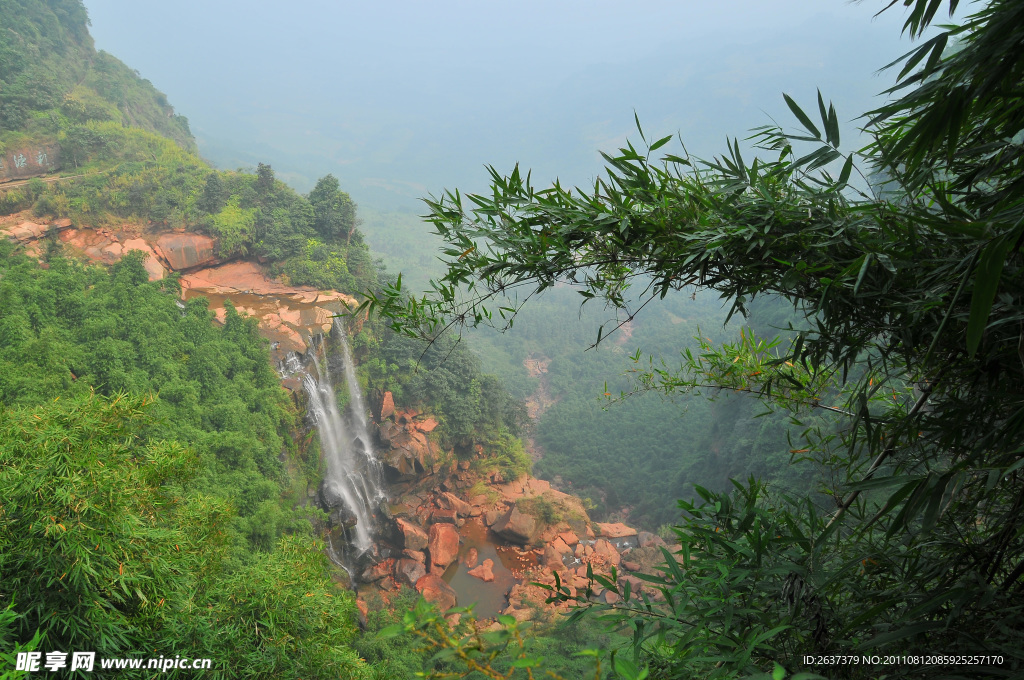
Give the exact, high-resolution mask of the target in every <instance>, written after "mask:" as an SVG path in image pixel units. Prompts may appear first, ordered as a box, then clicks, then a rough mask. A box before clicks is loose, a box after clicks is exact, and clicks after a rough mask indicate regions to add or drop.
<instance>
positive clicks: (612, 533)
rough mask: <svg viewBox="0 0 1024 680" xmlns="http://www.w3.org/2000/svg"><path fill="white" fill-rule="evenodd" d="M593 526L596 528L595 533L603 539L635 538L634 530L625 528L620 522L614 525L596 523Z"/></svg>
mask: <svg viewBox="0 0 1024 680" xmlns="http://www.w3.org/2000/svg"><path fill="white" fill-rule="evenodd" d="M594 526H596V527H597V533H598V534H599V535H601V536H604V537H605V538H625V537H626V536H636V529H634V528H632V527H627V526H626V525H625V524H623V523H622V522H615V523H614V524H604V523H601V522H597V523H596V524H595V525H594Z"/></svg>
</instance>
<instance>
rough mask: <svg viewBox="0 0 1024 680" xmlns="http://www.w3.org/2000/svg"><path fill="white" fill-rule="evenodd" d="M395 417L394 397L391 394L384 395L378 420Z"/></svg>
mask: <svg viewBox="0 0 1024 680" xmlns="http://www.w3.org/2000/svg"><path fill="white" fill-rule="evenodd" d="M393 415H395V397H394V395H393V394H391V392H385V393H384V401H383V402H381V405H380V418H379V419H380V420H384V419H385V418H388V417H390V416H393Z"/></svg>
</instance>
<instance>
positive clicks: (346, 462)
mask: <svg viewBox="0 0 1024 680" xmlns="http://www.w3.org/2000/svg"><path fill="white" fill-rule="evenodd" d="M332 331H333V332H332V333H331V334H330V335H329V336H328V335H324V336H323V340H322V342H320V343H319V345H318V346H317V347H314V348H312V351H311V352H310V354H311V358H312V361H313V364H314V368H315V376H314V372H312V371H307V372H306V373H305V375H304V376H303V378H302V384H303V387H304V388H305V390H306V394H307V395H308V396H309V414H310V415H311V417H312V418H313V420H314V422H315V424H316V429H317V433H318V434H319V435H320V450H321V453H322V455H323V458H324V461H325V463H326V468H327V471H326V475H325V477H324V484H323V497H324V501H325V502H326V503H327V504H328V505H329V506H330V507H338V506H343V507H344V509H345V510H346V511H348V512H350V513H351V514H352V515H353V516H354V517H355V520H356V524H355V527H354V530H353V531H352V532H351V533H350V534H349V536H350V537H351V543H352V547H353V548H355V550H356V552H357V553H358V554H362V553H364V552H366V551H367V550H369V549H370V548H372V547H373V526H374V518H375V513H376V510H377V508H378V507H379V506H380V503H381V501H382V500H383V499H384V498H385V494H384V491H383V489H382V474H381V465H380V463H379V462H378V461H377V459H376V456H375V455H374V451H373V440H372V439H371V438H370V434H369V428H368V426H367V418H366V408H365V406H364V401H363V395H362V391H361V390H360V389H359V382H358V381H357V380H356V375H355V365H354V364H353V362H352V353H351V351H350V350H349V347H348V339H347V337H346V335H345V329H344V328H343V327H342V326H341V325H340V324H339V323H337V321H335V324H334V326H333V328H332ZM335 343H336V344H339V345H340V347H339V348H338V349H339V351H340V354H341V356H342V361H343V372H344V374H345V382H346V386H347V388H348V394H349V407H348V409H346V410H347V412H348V418H347V419H346V418H345V417H343V416H342V413H341V411H340V409H339V408H338V399H337V395H336V394H335V391H334V384H333V381H332V377H331V371H330V356H329V353H328V345H329V344H335ZM321 353H322V356H321Z"/></svg>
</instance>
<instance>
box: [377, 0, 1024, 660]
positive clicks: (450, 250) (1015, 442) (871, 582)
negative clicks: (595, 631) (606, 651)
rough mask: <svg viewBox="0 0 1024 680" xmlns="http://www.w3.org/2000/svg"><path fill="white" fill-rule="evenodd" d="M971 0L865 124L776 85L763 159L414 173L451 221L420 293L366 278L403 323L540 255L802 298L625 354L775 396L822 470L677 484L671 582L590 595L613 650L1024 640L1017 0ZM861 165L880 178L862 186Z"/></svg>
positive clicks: (773, 650)
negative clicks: (602, 171) (780, 108)
mask: <svg viewBox="0 0 1024 680" xmlns="http://www.w3.org/2000/svg"><path fill="white" fill-rule="evenodd" d="M907 4H908V6H909V7H910V13H909V18H908V19H907V22H906V26H905V30H906V31H908V32H909V33H911V34H912V35H915V36H920V35H921V34H922V33H923V32H924V31H925V29H926V28H927V27H928V26H929V25H930V24H931V23H932V21H933V19H934V17H935V15H936V12H937V11H938V10H939V9H940V7H941V5H942V4H943V3H941V2H938V1H930V0H928V1H926V0H913V1H912V2H908V3H907ZM956 4H957V3H956V2H955V0H953V1H952V2H951V3H949V5H950V9H951V10H952V9H953V8H954V7H955V6H956ZM890 6H891V5H890ZM974 9H975V10H976V11H975V13H974V14H972V15H971V16H969V17H968V18H967V19H966V20H965V23H964V25H963V26H962V27H943V28H942V29H941V30H940V31H939V32H938V33H937V36H936V37H934V38H931V39H929V40H926V41H923V42H922V44H921V45H919V46H918V47H917V48H915V50H914V51H912V52H911V53H910V54H908V55H907V56H905V57H904V59H903V60H901V61H902V63H903V66H904V67H903V70H902V71H901V73H900V75H899V76H898V78H897V80H898V84H897V86H896V87H894V88H893V89H892V90H891V91H890V93H895V94H896V95H897V96H898V98H897V99H895V100H893V101H892V102H891V103H889V104H886V105H885V106H884V107H883V108H882V109H880V110H879V111H876V112H873V113H872V119H871V123H870V125H869V126H868V129H867V132H868V133H869V134H870V135H871V137H872V139H873V141H872V143H871V144H870V145H869V146H868V147H866V148H865V149H862V150H860V151H859V152H854V153H850V152H844V151H843V150H842V146H841V143H840V138H839V125H838V114H837V113H836V111H835V110H834V108H832V107H831V106H829V105H826V103H825V101H824V99H823V98H822V97H820V96H819V99H818V113H820V122H819V121H818V120H812V117H811V116H809V115H807V114H806V113H805V112H804V111H803V110H802V109H801V108H800V107H799V105H798V104H797V103H796V102H795V101H793V100H792V99H791V98H789V97H787V98H786V100H787V103H788V104H789V107H790V109H791V110H792V112H793V113H794V115H795V117H796V119H797V121H799V123H800V125H801V126H802V127H803V130H801V131H800V132H799V133H798V134H789V133H786V132H785V131H784V130H782V129H780V128H778V127H775V126H768V127H765V128H762V129H761V130H759V132H758V135H757V139H758V142H759V148H761V149H762V150H764V151H767V152H768V153H769V157H770V158H771V159H772V160H768V161H763V160H761V159H757V160H755V161H754V162H753V163H747V162H746V161H744V160H743V159H742V157H741V155H740V151H739V145H738V144H731V145H730V149H729V151H728V153H727V154H726V155H724V156H723V157H721V158H717V159H715V160H713V161H710V162H700V161H697V160H695V159H692V158H689V157H685V156H679V155H676V154H672V153H668V154H666V155H665V156H663V157H661V158H658V157H657V156H656V154H655V152H657V150H658V149H661V148H663V147H665V145H667V144H668V143H669V142H670V141H671V140H672V137H671V136H668V137H665V138H662V139H656V140H650V141H648V140H647V139H646V137H645V136H644V134H643V131H642V130H641V131H640V135H641V138H643V140H644V145H642V146H641V147H640V149H639V150H638V149H637V148H636V147H634V146H633V145H632V144H629V145H627V147H626V148H623V149H620V151H619V153H618V155H615V156H610V155H609V156H605V158H606V160H607V163H608V175H607V178H605V179H600V180H598V181H597V182H595V184H594V186H593V187H592V188H590V189H583V190H580V189H574V190H568V189H566V188H564V187H562V186H559V185H555V186H553V187H550V188H546V189H535V188H534V187H532V186H531V185H530V183H529V179H528V177H526V176H524V175H522V174H521V173H520V172H519V171H518V169H516V170H515V171H514V172H513V173H512V174H511V175H510V176H502V175H501V174H499V173H497V172H494V171H492V172H493V186H492V192H491V193H490V194H488V195H485V196H472V197H468V198H467V199H466V200H467V201H469V202H470V203H471V204H472V206H473V207H472V208H465V207H464V206H463V198H462V197H461V196H460V195H459V194H457V193H454V192H453V193H449V194H446V195H445V196H443V197H442V198H440V199H438V200H432V201H429V205H430V208H431V211H432V215H433V221H434V224H435V226H436V227H437V230H438V232H439V233H440V234H441V236H442V237H443V238H444V239H445V241H446V243H447V246H446V250H445V253H446V256H447V260H446V264H447V267H448V271H447V273H446V274H445V276H444V277H443V279H442V280H441V281H439V282H438V283H437V285H436V287H435V288H434V290H435V293H434V294H433V295H432V296H427V297H423V298H419V299H415V300H410V299H408V298H406V297H405V295H404V291H402V290H401V289H400V287H398V286H392V287H391V288H389V289H388V290H386V291H385V292H384V293H383V294H382V295H379V296H376V297H375V298H373V299H371V300H369V301H368V303H367V306H368V307H370V308H372V309H374V310H375V311H377V312H379V313H382V314H383V315H384V316H385V317H387V318H388V319H389V321H390V323H391V325H392V327H394V328H395V329H396V331H398V332H402V333H404V334H408V335H411V336H426V337H428V338H433V337H436V336H437V334H438V332H439V331H440V330H441V329H442V328H445V327H447V326H451V325H459V324H461V323H468V324H481V323H486V322H488V321H490V320H491V319H492V309H491V307H492V306H493V307H494V309H493V311H494V312H501V316H502V318H506V317H507V315H508V314H510V313H511V312H512V310H511V309H508V307H510V305H508V304H507V303H504V302H503V301H502V297H503V295H504V293H505V292H506V291H508V290H510V289H516V288H520V287H521V288H523V289H524V290H525V291H529V292H539V291H543V290H545V289H547V288H549V287H551V286H553V285H555V284H556V283H562V284H569V285H573V286H574V287H575V288H576V289H577V291H578V292H579V293H580V294H581V295H582V296H583V298H584V299H586V300H591V299H600V300H602V301H604V302H606V303H607V304H609V305H611V306H612V307H613V308H616V309H619V310H622V312H623V314H624V315H625V317H626V319H629V318H632V317H634V316H635V315H637V314H638V313H640V312H641V311H642V310H643V308H644V306H645V305H646V304H647V303H648V302H653V303H655V304H657V302H658V300H660V299H663V298H664V297H666V296H667V295H668V294H670V293H671V292H672V291H678V290H681V289H683V288H684V287H687V286H697V287H698V288H701V289H711V290H715V291H717V292H718V293H719V294H721V295H722V296H723V297H725V298H726V299H728V300H729V301H731V310H730V315H731V314H733V313H736V314H739V315H741V316H745V315H747V314H748V313H749V311H750V305H751V303H752V300H754V299H757V298H763V297H765V296H779V297H781V298H783V299H785V300H787V301H788V302H789V303H790V304H791V305H792V307H793V309H794V310H795V312H796V314H797V315H798V320H799V322H798V323H797V324H795V329H794V330H795V331H796V333H795V337H794V336H790V337H788V338H782V339H778V340H772V341H769V340H764V339H761V338H759V337H758V336H757V335H756V334H751V333H749V332H748V331H746V329H744V331H743V332H741V333H740V337H739V339H738V340H735V341H733V342H729V343H724V344H720V345H719V344H712V343H711V342H708V341H705V340H701V341H700V348H699V349H698V350H696V351H693V350H690V349H686V350H684V351H683V357H682V363H681V365H679V366H676V365H674V364H673V363H672V362H671V361H670V360H667V359H666V360H665V361H664V362H663V361H661V360H660V359H656V358H651V359H649V360H647V361H642V360H641V356H642V355H639V354H638V355H636V361H637V362H638V364H639V370H638V372H637V373H636V376H635V382H634V383H633V389H634V390H636V391H640V392H643V391H655V392H661V393H666V394H669V395H671V394H679V393H687V392H696V393H703V392H709V391H710V392H712V393H714V392H715V391H717V390H721V389H729V390H734V391H740V392H746V393H749V394H753V395H756V396H757V397H758V398H759V401H760V404H761V406H762V407H763V408H767V409H769V410H775V411H778V412H780V413H786V414H788V415H789V416H790V417H792V418H793V419H794V424H796V425H797V426H798V427H799V428H800V429H802V430H803V431H802V432H799V431H798V432H799V435H798V436H799V438H800V439H801V440H802V446H801V447H800V448H799V449H797V452H798V454H799V455H803V456H806V457H809V458H811V459H812V460H813V461H814V462H815V463H817V464H818V465H820V466H821V467H822V469H823V470H825V471H826V473H827V477H826V483H825V485H824V487H823V489H822V491H824V492H825V493H824V494H823V495H822V496H821V497H818V498H814V497H808V496H806V495H805V496H804V497H802V498H801V497H799V496H786V495H775V494H773V493H771V492H770V491H766V490H765V489H764V487H763V486H762V485H761V484H760V483H759V482H757V481H756V480H750V481H748V482H747V483H746V484H739V483H737V488H736V490H735V491H734V492H733V493H732V494H731V495H730V494H725V493H713V492H710V491H705V490H703V489H697V491H698V494H699V495H700V497H701V500H699V501H697V502H696V503H688V502H684V503H682V504H681V509H682V510H683V511H684V514H683V522H682V523H681V525H680V526H679V527H678V528H677V530H676V533H677V536H678V538H679V540H680V541H681V542H682V545H683V549H682V551H681V553H680V555H679V558H680V559H679V562H678V563H677V560H676V556H674V555H671V554H668V553H667V552H666V553H665V560H666V563H665V566H664V568H663V576H661V577H659V578H657V579H655V581H654V584H655V585H657V586H658V587H659V589H660V590H661V593H662V595H663V596H664V601H663V602H656V601H649V600H647V599H643V598H641V599H638V598H636V597H635V596H633V597H629V598H628V599H627V600H626V601H625V603H624V604H622V605H615V606H607V605H592V604H584V607H583V608H582V609H581V610H579V612H578V615H584V614H585V612H586V611H587V610H599V611H604V613H605V620H607V621H609V622H611V623H615V624H617V625H620V626H622V627H624V628H626V629H627V630H630V631H633V632H634V633H635V635H634V637H633V640H632V644H631V645H630V647H631V650H630V651H631V653H632V656H633V662H631V663H630V665H629V666H626V665H625V664H623V665H622V667H619V666H616V671H617V672H618V674H619V675H621V676H622V677H624V678H642V677H648V674H649V675H650V676H651V677H663V678H677V677H678V678H690V677H695V676H697V677H722V678H725V677H741V676H745V675H749V674H752V673H758V672H772V673H775V674H776V675H778V676H780V677H781V676H784V675H785V674H786V670H790V671H794V670H804V669H817V670H821V668H820V666H818V667H816V666H814V665H813V664H812V665H810V667H809V668H808V665H806V661H805V658H806V657H805V656H804V655H820V654H826V655H835V654H848V655H853V656H857V657H862V655H864V654H878V655H886V654H906V653H908V652H912V653H915V654H944V655H949V654H962V655H975V654H979V655H989V654H992V655H998V657H999V659H1000V660H999V661H993V662H990V663H987V664H983V665H979V666H972V667H971V668H970V669H967V668H966V667H964V666H960V667H957V666H958V665H957V664H950V665H948V666H946V667H941V666H926V665H925V666H922V665H916V664H907V665H905V666H900V667H890V666H887V667H886V668H885V669H884V670H883V669H882V668H881V667H878V666H874V665H869V666H867V667H865V666H860V665H841V666H829V668H828V673H829V674H830V675H832V676H834V677H850V678H860V677H874V676H876V675H877V674H878V673H880V672H884V673H886V674H892V675H893V676H908V677H909V676H913V677H924V676H944V677H946V676H949V675H951V674H960V673H963V674H964V675H970V676H973V677H979V676H983V675H984V676H992V677H1004V676H1012V675H1019V674H1020V672H1021V669H1022V668H1024V655H1022V654H1021V649H1024V619H1022V615H1021V611H1022V610H1021V597H1022V595H1024V563H1022V562H1021V558H1020V556H1021V554H1024V530H1022V526H1024V518H1022V515H1021V514H1020V512H1019V511H1020V507H1021V503H1022V499H1024V495H1022V492H1021V485H1020V479H1019V476H1020V469H1021V467H1022V465H1024V460H1022V458H1021V456H1022V453H1024V450H1022V449H1021V447H1020V442H1021V440H1022V436H1024V433H1022V427H1024V421H1022V419H1021V418H1020V413H1021V408H1022V394H1024V372H1022V369H1024V363H1022V362H1021V357H1020V326H1021V323H1024V313H1022V312H1021V309H1022V306H1021V301H1022V297H1024V290H1022V277H1021V272H1022V271H1024V268H1022V266H1021V265H1022V256H1021V252H1020V244H1021V241H1022V234H1024V195H1022V187H1024V183H1022V182H1021V181H1020V180H1021V166H1020V158H1021V153H1022V148H1021V145H1020V132H1021V130H1022V128H1024V107H1022V106H1021V101H1022V98H1021V92H1022V89H1024V48H1022V46H1024V6H1022V5H1021V4H1020V3H1016V2H1009V1H1005V0H991V1H990V2H988V3H985V4H984V5H977V6H975V7H974ZM953 42H956V43H957V44H956V46H955V47H956V49H953V50H949V51H948V52H947V51H945V50H946V47H947V45H950V46H951V45H952V44H953ZM638 128H639V121H638ZM802 145H809V146H808V147H802ZM833 162H836V163H840V165H839V166H838V167H836V168H835V169H834V170H833V172H829V171H828V170H827V169H826V166H829V164H830V163H833ZM855 172H858V173H860V172H863V173H864V174H865V175H871V176H873V177H876V178H885V179H886V181H885V183H884V186H883V187H882V188H881V189H878V190H875V189H871V188H867V189H865V190H858V189H857V188H856V187H854V186H852V185H851V181H852V179H853V178H854V176H855V175H854V173H855ZM862 187H863V185H862ZM631 284H632V285H633V288H632V289H630V288H629V287H630V285H631ZM627 291H628V292H627ZM636 291H639V292H636ZM630 298H632V299H637V300H639V301H640V302H641V306H639V307H632V306H631V305H630V302H629V301H630ZM525 299H528V297H527V298H525ZM492 302H496V304H493V305H492ZM502 307H504V309H501V308H502ZM624 320H625V319H624ZM604 330H605V331H607V330H608V329H604ZM603 337H606V333H599V334H598V342H600V341H601V340H602V339H603ZM598 580H599V582H600V583H602V585H604V586H605V587H607V588H609V589H616V590H618V589H619V586H618V585H617V584H616V583H614V582H613V581H611V580H603V581H602V580H600V579H598ZM620 592H622V591H620ZM622 594H623V595H624V596H630V595H635V594H631V593H628V592H622ZM556 595H557V596H558V597H559V598H560V599H572V598H570V597H569V594H568V591H563V592H561V593H558V594H556ZM416 625H417V624H416V622H407V627H408V628H410V629H412V628H415V626H416ZM620 658H621V657H620ZM634 662H635V663H634ZM776 662H778V663H780V664H782V666H784V667H785V668H781V667H779V668H777V667H776V665H775V664H776Z"/></svg>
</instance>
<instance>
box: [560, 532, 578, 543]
mask: <svg viewBox="0 0 1024 680" xmlns="http://www.w3.org/2000/svg"><path fill="white" fill-rule="evenodd" d="M558 537H559V538H560V539H562V540H563V541H565V544H566V545H570V546H571V545H576V544H577V543H579V542H580V539H579V538H577V536H576V534H575V533H573V532H571V531H563V532H562V533H560V534H558Z"/></svg>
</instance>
